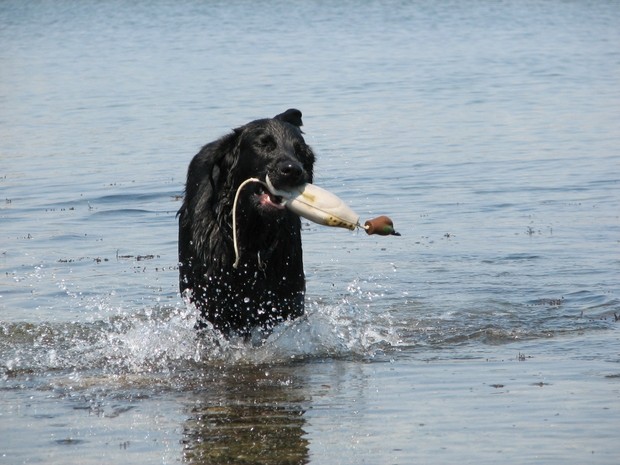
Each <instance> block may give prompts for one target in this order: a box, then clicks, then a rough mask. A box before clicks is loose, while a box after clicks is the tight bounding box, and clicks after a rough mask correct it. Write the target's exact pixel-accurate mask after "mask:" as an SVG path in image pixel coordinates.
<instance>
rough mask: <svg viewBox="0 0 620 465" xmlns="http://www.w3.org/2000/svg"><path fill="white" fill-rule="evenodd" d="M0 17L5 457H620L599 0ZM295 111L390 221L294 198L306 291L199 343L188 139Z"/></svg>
mask: <svg viewBox="0 0 620 465" xmlns="http://www.w3.org/2000/svg"><path fill="white" fill-rule="evenodd" d="M0 43H1V44H2V46H1V47H0V374H1V377H0V396H1V397H0V401H1V402H0V404H1V407H0V417H1V419H0V463H7V464H8V463H11V464H14V463H37V462H41V461H43V462H45V463H78V462H79V463H100V462H101V460H102V457H105V460H106V461H108V462H116V463H136V464H141V463H157V462H160V463H178V462H184V463H195V464H198V463H242V462H243V461H244V460H245V462H243V463H317V464H318V463H342V464H348V463H351V464H354V463H355V464H357V463H372V464H378V463H385V464H397V463H401V464H408V463H414V462H419V463H454V462H456V461H458V462H460V463H477V464H482V463H498V462H506V463H562V464H565V463H610V464H611V463H616V460H617V457H618V456H619V455H620V447H619V446H618V445H617V441H616V438H615V431H617V426H618V420H617V419H618V418H619V417H620V384H618V382H619V381H618V380H619V379H620V365H619V362H620V338H619V333H618V328H619V326H618V325H619V324H620V323H618V322H617V321H616V319H617V315H620V284H619V283H620V152H619V150H618V147H620V125H619V122H620V86H619V85H618V77H619V76H620V49H619V47H618V44H620V6H619V4H618V3H617V2H614V1H609V2H605V1H601V2H579V1H572V2H561V1H548V2H541V1H527V2H517V1H514V2H486V1H468V2H415V1H400V2H397V1H388V2H373V1H363V2H350V1H344V2H338V3H334V2H322V1H318V0H316V1H308V2H293V3H291V2H279V1H269V2H260V3H252V2H244V1H232V2H219V1H184V2H170V1H163V0H162V1H156V2H131V3H128V2H114V1H110V2H72V1H64V0H63V1H55V2H49V1H44V0H41V1H30V2H18V1H3V2H0ZM290 107H296V108H299V109H301V110H302V112H303V114H304V118H303V119H304V131H305V133H306V135H305V137H306V141H307V142H308V143H309V144H310V145H311V146H312V147H313V148H314V150H315V152H316V153H317V156H318V161H317V166H316V176H315V177H316V183H317V185H320V186H322V187H324V188H326V189H329V190H330V191H332V192H334V193H335V194H337V195H339V196H340V197H341V198H343V199H345V200H346V201H347V203H348V204H349V205H350V206H351V207H352V208H353V209H354V210H356V211H357V212H358V213H359V214H360V216H361V217H362V220H365V219H367V218H371V217H374V216H377V215H380V214H387V215H389V216H391V217H392V218H393V219H394V221H395V224H396V228H397V230H398V231H399V232H401V234H402V236H401V237H388V238H383V237H379V238H375V237H374V236H372V237H370V236H366V235H365V234H363V233H359V232H357V233H355V232H354V233H350V232H348V231H345V230H337V229H329V228H325V227H322V226H318V225H314V224H310V223H307V222H305V221H304V256H305V267H306V274H307V279H308V295H307V301H308V308H309V314H308V316H307V317H306V318H304V319H302V320H300V321H297V322H295V323H293V324H290V325H285V326H283V327H282V328H280V329H279V330H278V331H277V332H276V334H274V335H273V336H272V337H271V338H270V339H269V340H268V341H267V343H266V344H265V345H264V346H263V347H260V348H253V347H248V346H247V345H244V344H243V343H242V342H240V341H221V340H217V338H215V337H214V338H211V339H209V338H207V339H203V340H200V339H197V338H196V337H195V334H194V331H193V323H194V321H195V317H196V315H195V312H194V309H193V308H191V307H190V306H188V305H186V304H185V302H183V300H182V299H181V298H180V296H179V295H178V292H177V273H178V271H177V268H176V234H177V229H176V228H177V223H176V218H175V214H176V211H177V209H178V208H179V206H180V200H181V196H182V193H183V183H184V177H185V174H186V169H187V165H188V163H189V161H190V159H191V157H192V156H193V155H194V154H195V153H196V152H197V151H198V149H199V148H200V147H201V146H202V145H203V144H204V143H206V142H209V141H211V140H213V139H215V138H217V137H219V136H221V135H223V134H225V133H226V132H227V131H229V130H230V129H231V128H234V127H236V126H239V125H242V124H244V123H246V122H248V121H250V120H252V119H255V118H261V117H267V116H273V115H275V114H277V113H280V112H282V111H283V110H285V109H287V108H290ZM232 425H236V426H235V427H232ZM480 438H483V441H481V442H479V441H480ZM256 444H259V445H260V446H253V445H256ZM235 445H236V446H235Z"/></svg>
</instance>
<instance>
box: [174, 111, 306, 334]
mask: <svg viewBox="0 0 620 465" xmlns="http://www.w3.org/2000/svg"><path fill="white" fill-rule="evenodd" d="M301 126H302V121H301V112H300V111H299V110H295V109H289V110H287V111H286V112H284V113H282V114H280V115H277V116H276V117H274V118H272V119H260V120H256V121H252V122H251V123H248V124H246V125H245V126H242V127H240V128H237V129H235V130H234V131H233V132H232V133H231V134H229V135H227V136H224V137H222V138H221V139H219V140H217V141H215V142H211V143H210V144H207V145H205V146H204V147H203V148H202V150H201V151H200V152H199V153H198V154H197V155H196V156H195V157H194V158H193V160H192V161H191V163H190V165H189V170H188V173H187V184H186V186H185V199H184V201H183V205H182V206H181V209H180V210H179V213H178V216H179V274H180V287H181V293H184V292H186V293H187V294H188V295H189V298H190V300H191V301H192V302H193V303H194V304H195V305H196V307H198V309H199V310H200V313H201V320H200V322H199V326H200V327H204V326H206V322H207V321H208V322H210V323H211V324H212V325H213V327H214V328H215V329H217V330H219V331H221V332H222V333H223V334H224V335H227V336H229V335H231V334H239V335H242V336H245V337H248V336H249V335H250V333H251V331H252V330H253V329H254V328H256V327H258V328H260V329H262V330H263V331H266V332H269V331H270V330H271V329H272V328H273V326H274V325H276V324H277V323H279V322H282V321H284V320H286V319H292V318H296V317H299V316H301V315H302V314H303V312H304V294H305V288H306V285H305V278H304V270H303V260H302V250H301V221H300V219H299V217H298V216H297V215H295V214H294V213H292V212H290V211H289V210H287V209H285V208H284V207H283V206H282V205H281V200H282V199H280V198H277V197H274V196H273V195H272V194H271V193H269V191H268V190H267V189H266V188H265V187H264V186H263V184H261V183H259V182H253V183H249V184H247V185H245V186H244V187H243V188H242V189H241V191H240V193H239V199H238V204H237V206H236V209H235V211H234V214H235V219H236V229H237V230H236V235H237V240H238V244H239V259H240V260H239V263H238V264H237V265H236V266H234V263H235V250H234V246H233V234H234V233H233V226H232V225H233V203H234V199H235V194H236V193H237V190H238V188H239V186H240V185H241V183H243V182H244V181H245V180H247V179H248V178H257V179H259V180H260V181H265V180H266V177H267V176H269V180H270V181H271V183H272V184H273V186H274V187H275V188H276V189H278V190H287V189H290V188H292V187H295V186H299V185H301V184H304V183H306V182H312V171H313V166H314V153H313V152H312V150H311V149H310V147H309V146H308V145H306V143H305V141H304V139H303V137H302V131H301V130H300V127H301Z"/></svg>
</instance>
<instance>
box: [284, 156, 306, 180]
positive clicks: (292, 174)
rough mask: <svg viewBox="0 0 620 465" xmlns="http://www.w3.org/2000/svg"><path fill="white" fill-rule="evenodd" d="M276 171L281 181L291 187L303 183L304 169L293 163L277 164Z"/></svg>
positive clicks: (288, 161)
mask: <svg viewBox="0 0 620 465" xmlns="http://www.w3.org/2000/svg"><path fill="white" fill-rule="evenodd" d="M278 171H279V172H280V176H281V178H282V180H283V181H285V182H287V183H290V184H292V185H295V184H301V183H302V182H303V181H304V168H303V166H301V165H300V164H299V163H297V162H295V161H290V160H287V161H283V162H281V163H280V164H278Z"/></svg>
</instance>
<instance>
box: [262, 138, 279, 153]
mask: <svg viewBox="0 0 620 465" xmlns="http://www.w3.org/2000/svg"><path fill="white" fill-rule="evenodd" d="M258 145H259V147H260V148H261V149H263V150H266V151H268V152H271V151H272V150H275V149H276V140H275V139H274V138H273V136H270V135H264V136H261V137H259V139H258Z"/></svg>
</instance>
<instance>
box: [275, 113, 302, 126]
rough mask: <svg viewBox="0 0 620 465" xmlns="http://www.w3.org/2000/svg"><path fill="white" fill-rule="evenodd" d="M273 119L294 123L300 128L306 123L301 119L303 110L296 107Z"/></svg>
mask: <svg viewBox="0 0 620 465" xmlns="http://www.w3.org/2000/svg"><path fill="white" fill-rule="evenodd" d="M273 119H277V120H280V121H284V122H285V123H289V124H292V125H293V126H297V127H298V128H301V127H302V126H303V125H304V123H302V121H301V111H299V110H298V109H296V108H289V109H288V110H286V111H285V112H284V113H280V114H279V115H276V116H274V118H273Z"/></svg>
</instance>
